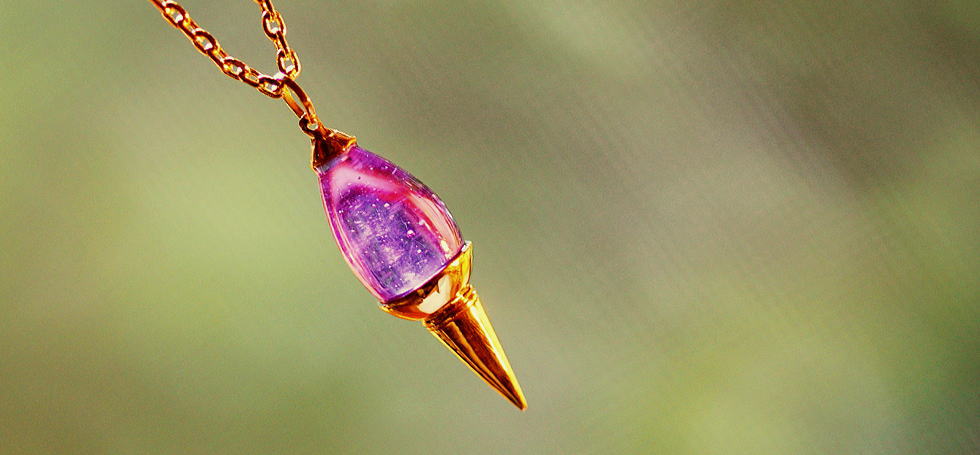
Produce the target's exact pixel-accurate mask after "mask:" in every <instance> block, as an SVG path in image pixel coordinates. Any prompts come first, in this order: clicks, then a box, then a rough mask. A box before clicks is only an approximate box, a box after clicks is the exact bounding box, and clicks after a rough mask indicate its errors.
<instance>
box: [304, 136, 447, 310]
mask: <svg viewBox="0 0 980 455" xmlns="http://www.w3.org/2000/svg"><path fill="white" fill-rule="evenodd" d="M316 172H317V175H318V176H319V177H320V189H321V191H322V193H323V206H324V208H325V209H326V212H327V218H328V219H329V220H330V227H331V228H333V234H334V237H335V238H336V239H337V243H338V244H339V245H340V249H341V251H342V252H343V253H344V258H345V259H346V260H347V263H348V264H350V267H351V269H353V270H354V274H355V275H357V277H358V278H359V279H360V280H361V282H362V283H364V286H366V287H367V288H368V290H370V291H371V293H372V294H374V296H375V297H377V298H378V299H379V300H380V301H382V302H388V301H391V300H394V299H397V298H400V297H404V296H405V295H407V294H409V293H410V292H412V291H414V290H415V289H417V288H419V287H420V286H422V285H423V284H425V283H426V282H427V281H429V280H430V279H431V278H432V277H434V276H435V275H436V274H437V273H439V272H440V271H441V270H442V269H443V268H445V267H446V265H447V264H448V263H449V262H450V261H452V259H453V258H455V257H456V255H457V254H459V252H460V249H461V248H462V245H463V241H462V237H461V236H460V234H459V228H458V227H457V226H456V222H455V221H453V218H452V215H450V214H449V210H447V209H446V206H445V204H443V203H442V201H441V200H439V197H438V196H436V194H435V193H433V192H432V190H430V189H429V187H427V186H425V185H424V184H423V183H422V182H420V181H419V180H418V179H416V178H415V177H413V176H412V175H411V174H409V173H408V172H405V171H404V170H402V169H401V168H399V167H397V166H395V165H394V164H392V163H391V162H390V161H388V160H385V159H384V158H381V157H380V156H378V155H375V154H373V153H371V152H369V151H367V150H364V149H362V148H360V147H358V146H356V145H355V146H353V147H351V149H350V150H349V151H348V152H347V153H343V154H340V155H339V156H336V157H334V158H332V159H330V160H328V161H326V162H324V163H321V164H319V165H318V166H317V168H316Z"/></svg>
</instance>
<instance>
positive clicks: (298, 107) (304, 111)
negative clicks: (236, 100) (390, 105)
mask: <svg viewBox="0 0 980 455" xmlns="http://www.w3.org/2000/svg"><path fill="white" fill-rule="evenodd" d="M254 1H255V3H256V4H258V5H259V8H260V9H261V10H262V31H263V32H265V36H266V37H268V38H269V40H270V41H272V44H274V45H275V46H276V65H277V66H278V67H279V72H278V73H276V74H275V75H274V76H270V75H268V74H262V73H260V72H259V71H258V70H256V69H255V68H252V67H251V66H249V65H248V64H247V63H245V62H243V61H241V60H239V59H237V58H235V57H232V56H230V55H228V53H227V52H225V50H224V49H222V48H221V44H219V43H218V40H217V39H216V38H215V37H214V35H212V34H211V33H209V32H208V31H207V30H204V29H203V28H201V26H200V25H198V24H197V22H194V20H193V19H191V17H190V15H188V14H187V10H186V9H184V7H183V6H180V4H178V3H177V2H175V1H172V0H150V3H152V4H153V6H156V7H157V9H158V10H160V13H161V14H163V17H164V18H165V19H166V20H167V21H168V22H170V24H171V25H173V26H174V27H176V28H177V29H178V30H180V31H182V32H184V35H186V36H187V39H189V40H191V43H193V44H194V47H196V48H197V50H199V51H201V53H202V54H204V55H206V56H208V58H210V59H211V61H212V62H214V64H215V65H217V66H218V68H219V69H221V71H222V72H223V73H225V74H227V75H228V77H230V78H232V79H237V80H240V81H242V82H244V83H246V84H248V85H250V86H252V87H255V88H256V89H257V90H258V91H259V92H261V93H262V94H263V95H266V96H269V97H271V98H276V99H282V100H283V101H285V102H286V105H288V106H289V108H290V109H291V110H292V111H293V113H295V114H296V116H297V117H299V127H300V129H302V130H303V132H304V133H306V134H307V135H309V136H310V137H312V138H313V139H314V141H315V142H317V141H319V142H320V143H323V144H328V148H330V149H332V150H339V151H344V150H347V149H348V148H350V147H351V146H352V145H353V144H354V143H355V141H356V139H355V138H354V137H353V136H350V135H347V134H344V133H342V132H340V131H336V130H332V129H329V128H327V127H326V126H324V125H323V123H322V122H320V119H319V118H318V117H317V115H316V109H314V108H313V102H312V101H311V100H310V97H309V96H308V95H307V94H306V92H305V91H304V90H303V89H302V88H301V87H300V86H299V84H297V83H296V78H297V77H299V72H300V65H299V57H298V56H297V55H296V52H295V51H293V49H292V48H290V47H289V43H287V42H286V22H284V21H283V19H282V15H281V14H279V11H276V8H275V6H273V5H272V0H254Z"/></svg>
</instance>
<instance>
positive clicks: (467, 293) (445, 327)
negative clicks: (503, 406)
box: [424, 285, 527, 411]
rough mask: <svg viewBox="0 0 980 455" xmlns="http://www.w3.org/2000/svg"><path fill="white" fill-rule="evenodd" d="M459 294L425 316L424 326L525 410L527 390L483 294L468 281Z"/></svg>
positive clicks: (515, 404)
mask: <svg viewBox="0 0 980 455" xmlns="http://www.w3.org/2000/svg"><path fill="white" fill-rule="evenodd" d="M459 296H460V298H459V299H457V300H456V301H454V302H452V303H450V304H449V305H447V306H446V307H445V308H443V309H441V310H439V311H438V312H436V313H435V314H433V315H432V316H431V317H429V318H428V319H426V320H425V321H424V324H425V327H426V328H428V329H429V331H430V332H431V333H432V334H433V335H434V336H435V337H436V338H438V339H439V341H442V343H443V344H445V345H446V347H448V348H449V349H450V350H452V351H453V352H454V353H455V354H456V355H457V356H458V357H459V359H460V360H462V361H463V363H465V364H466V365H468V366H469V367H470V368H471V369H472V370H473V372H475V373H476V374H478V375H480V377H481V378H483V380H484V381H486V382H487V384H490V386H491V387H493V388H494V389H495V390H496V391H497V392H500V394H501V395H503V396H504V398H507V400H509V401H510V402H511V403H513V404H514V406H517V408H518V409H520V410H522V411H523V410H525V409H527V400H525V399H524V392H522V391H521V386H520V384H518V383H517V377H516V376H514V370H513V369H512V368H511V367H510V362H509V361H508V360H507V355H506V354H504V349H503V347H501V345H500V340H498V339H497V334H496V333H495V332H494V330H493V326H492V325H490V319H489V318H488V317H487V313H486V311H485V310H484V309H483V304H482V303H481V302H480V297H479V296H477V295H476V291H474V290H473V287H472V286H468V285H467V286H466V288H465V289H463V290H462V291H461V292H460V293H459Z"/></svg>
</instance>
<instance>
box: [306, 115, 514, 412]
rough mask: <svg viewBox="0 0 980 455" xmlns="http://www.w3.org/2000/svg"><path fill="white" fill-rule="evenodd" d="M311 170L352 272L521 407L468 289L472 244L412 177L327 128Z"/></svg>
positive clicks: (494, 337)
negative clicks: (326, 135)
mask: <svg viewBox="0 0 980 455" xmlns="http://www.w3.org/2000/svg"><path fill="white" fill-rule="evenodd" d="M312 166H313V170H314V171H315V172H316V173H317V176H318V177H319V179H320V190H321V193H322V195H323V206H324V209H325V210H326V212H327V218H328V219H329V221H330V227H331V228H332V230H333V234H334V238H335V239H336V240H337V244H338V245H339V246H340V250H341V251H342V252H343V256H344V259H346V260H347V263H348V264H349V265H350V267H351V269H352V270H353V271H354V274H355V275H357V278H358V279H360V280H361V282H362V283H363V284H364V286H365V287H367V289H368V290H369V291H370V292H371V294H373V295H374V296H375V297H376V298H377V299H378V300H379V301H380V303H381V309H383V310H384V311H387V312H388V313H391V314H392V315H395V316H397V317H400V318H403V319H409V320H418V321H422V322H423V324H424V325H425V327H426V328H427V329H429V331H430V332H431V333H432V334H433V335H435V337H436V338H438V339H439V340H440V341H442V343H443V344H445V345H446V346H447V347H448V348H449V349H451V350H452V351H453V352H454V353H456V355H457V356H459V358H460V359H461V360H462V361H463V362H464V363H466V364H467V365H469V367H470V368H472V369H473V371H474V372H476V374H478V375H480V377H482V378H483V379H484V380H485V381H486V382H487V383H488V384H490V386H491V387H493V388H494V389H496V390H497V391H498V392H500V394H501V395H503V396H504V397H505V398H507V399H508V400H510V401H511V402H512V403H514V405H515V406H517V407H518V408H520V409H522V410H523V409H525V408H526V407H527V402H526V401H525V400H524V394H523V393H522V392H521V387H520V385H519V384H518V383H517V378H516V377H515V376H514V372H513V370H512V369H511V367H510V362H508V361H507V356H506V355H505V354H504V350H503V348H502V347H501V346H500V341H498V340H497V335H496V334H495V333H494V330H493V327H492V326H491V325H490V320H489V319H488V318H487V314H486V312H485V311H484V309H483V304H482V303H481V302H480V298H479V297H478V296H477V294H476V291H474V290H473V287H472V286H471V285H470V284H469V278H470V269H471V264H472V258H473V247H472V244H471V243H470V242H464V241H463V238H462V236H461V235H460V233H459V228H458V227H457V226H456V222H455V221H453V218H452V215H450V213H449V210H447V209H446V206H445V205H444V204H443V203H442V201H441V200H440V199H439V197H438V196H436V194H435V193H433V192H432V190H430V189H429V188H428V187H427V186H425V185H424V184H423V183H422V182H420V181H419V180H418V179H416V178H415V177H414V176H412V175H411V174H409V173H408V172H405V171H404V170H402V169H401V168H399V167H397V166H395V165H394V164H392V163H391V162H389V161H387V160H385V159H384V158H381V157H380V156H377V155H375V154H373V153H371V152H369V151H367V150H364V149H363V148H361V147H359V146H357V144H356V143H355V141H354V138H352V137H348V136H344V135H342V134H340V133H336V132H333V135H331V136H328V137H326V138H324V139H318V138H314V140H313V162H312Z"/></svg>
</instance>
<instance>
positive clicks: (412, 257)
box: [150, 0, 527, 410]
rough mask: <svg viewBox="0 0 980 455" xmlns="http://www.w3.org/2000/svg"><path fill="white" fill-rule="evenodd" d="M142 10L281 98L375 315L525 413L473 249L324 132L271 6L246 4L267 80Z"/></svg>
mask: <svg viewBox="0 0 980 455" xmlns="http://www.w3.org/2000/svg"><path fill="white" fill-rule="evenodd" d="M150 2H151V3H153V5H154V6H156V7H157V9H159V10H160V12H161V13H162V14H163V17H164V18H165V19H166V20H167V21H168V22H170V24H171V25H173V26H174V27H176V28H177V29H178V30H180V31H181V32H183V33H184V35H186V36H187V38H188V39H190V40H191V43H193V44H194V46H195V47H197V50H198V51H200V52H201V53H202V54H204V55H206V56H207V57H208V58H210V59H211V61H212V62H214V64H215V65H217V66H218V68H219V69H220V70H221V71H222V72H224V73H225V74H226V75H228V76H229V77H231V78H232V79H237V80H239V81H242V82H244V83H246V84H248V85H249V86H252V87H254V88H256V89H257V90H258V91H259V92H260V93H262V94H263V95H266V96H269V97H271V98H280V99H282V100H283V101H285V102H286V105H288V106H289V108H290V109H291V110H292V111H293V113H294V114H296V116H297V117H298V118H299V127H300V129H301V130H302V131H303V133H305V134H306V135H307V136H309V137H310V140H311V142H312V145H313V158H312V163H311V165H312V167H313V171H314V172H315V173H316V175H317V177H318V178H319V181H320V192H321V195H322V197H323V207H324V210H325V211H326V213H327V219H328V220H329V222H330V228H331V230H332V231H333V235H334V239H335V240H336V241H337V245H338V246H339V247H340V250H341V252H342V253H343V256H344V259H345V260H346V261H347V264H348V265H349V266H350V268H351V270H353V272H354V275H356V276H357V278H358V279H359V280H360V281H361V283H363V284H364V286H365V287H367V289H368V291H370V292H371V294H373V295H374V297H376V298H377V299H378V300H379V302H380V305H381V309H382V310H384V311H386V312H388V313H390V314H392V315H395V316H397V317H400V318H403V319H409V320H413V321H422V323H423V325H424V326H425V327H426V328H427V329H429V331H430V332H431V333H432V334H433V335H435V337H436V338H438V339H439V340H440V341H442V343H443V344H445V345H446V346H447V347H448V348H449V349H450V350H452V351H453V352H454V353H455V354H456V355H457V356H458V357H459V358H460V359H461V360H462V361H463V362H464V363H466V364H467V365H469V367H470V368H471V369H472V370H473V371H474V372H476V374H478V375H479V376H480V377H481V378H483V379H484V380H485V381H486V382H487V383H488V384H490V386H491V387H493V388H494V389H496V390H497V391H498V392H500V394H501V395H503V396H504V397H505V398H507V399H508V400H510V401H511V402H512V403H514V405H515V406H517V407H518V408H520V409H522V410H523V409H525V408H526V407H527V402H526V401H525V400H524V394H523V392H521V386H520V385H519V384H518V383H517V378H516V377H515V376H514V371H513V370H512V369H511V367H510V362H509V361H508V360H507V356H506V355H505V354H504V350H503V348H502V347H501V345H500V341H499V340H497V335H496V334H495V333H494V330H493V326H491V325H490V320H489V319H488V318H487V314H486V311H485V310H484V309H483V304H482V303H481V301H480V297H479V296H477V294H476V291H474V290H473V286H471V285H470V283H469V279H470V270H471V266H472V260H473V247H472V244H471V243H470V242H467V241H464V240H463V238H462V236H461V235H460V233H459V227H458V226H457V225H456V222H455V221H454V220H453V217H452V215H450V213H449V210H448V209H446V206H445V205H444V204H443V203H442V200H440V199H439V197H438V196H437V195H436V194H435V193H433V192H432V190H430V189H429V188H428V187H427V186H425V185H424V184H423V183H422V182H420V181H419V180H418V179H416V178H415V177H414V176H412V175H411V174H409V173H408V172H405V171H404V170H402V169H401V168H399V167H398V166H395V165H394V164H393V163H391V162H390V161H388V160H386V159H384V158H381V157H380V156H378V155H375V154H373V153H371V152H369V151H367V150H365V149H363V148H361V147H359V146H358V145H357V142H356V140H355V138H354V137H353V136H349V135H347V134H344V133H342V132H340V131H336V130H333V129H330V128H327V127H326V126H324V125H323V123H322V122H321V121H320V119H319V117H317V114H316V109H315V108H314V107H313V102H312V101H311V100H310V97H309V96H308V95H307V94H306V92H305V91H303V89H302V88H301V87H300V86H299V84H297V83H296V78H297V77H298V76H299V73H300V64H299V58H298V57H297V55H296V52H295V51H294V50H293V49H292V48H291V47H289V44H288V43H287V42H286V24H285V22H283V19H282V15H281V14H279V12H278V11H277V10H276V8H275V7H274V6H273V5H272V0H255V3H257V4H258V6H259V8H260V9H261V10H262V30H263V31H264V32H265V35H266V36H267V37H268V38H269V40H271V41H272V43H273V44H274V45H275V48H276V64H277V66H278V69H279V71H278V72H277V73H276V74H275V75H267V74H262V73H260V72H259V71H257V70H255V69H254V68H252V67H251V66H249V65H248V64H246V63H245V62H243V61H241V60H239V59H237V58H234V57H232V56H230V55H228V53H227V52H225V51H224V49H222V47H221V45H220V44H218V40H217V39H215V37H214V36H213V35H211V34H210V33H208V32H207V31H206V30H204V29H203V28H201V27H200V26H199V25H198V24H197V23H196V22H194V20H193V19H191V17H190V16H189V15H188V14H187V10H185V9H184V8H183V7H182V6H180V5H179V4H178V3H177V2H174V1H164V0H150Z"/></svg>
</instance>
